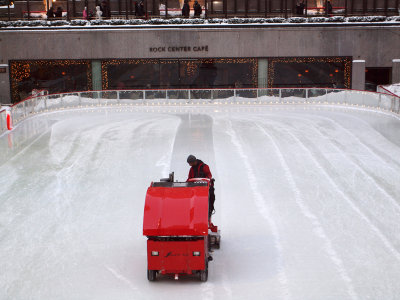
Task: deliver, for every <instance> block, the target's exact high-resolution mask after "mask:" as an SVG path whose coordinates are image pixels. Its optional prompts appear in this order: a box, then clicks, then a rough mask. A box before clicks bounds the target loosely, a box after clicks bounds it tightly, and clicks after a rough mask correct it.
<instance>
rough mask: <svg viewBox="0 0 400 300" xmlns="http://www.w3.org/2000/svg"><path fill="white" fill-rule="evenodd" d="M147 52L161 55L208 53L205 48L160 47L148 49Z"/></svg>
mask: <svg viewBox="0 0 400 300" xmlns="http://www.w3.org/2000/svg"><path fill="white" fill-rule="evenodd" d="M149 51H150V52H152V53H161V52H208V45H207V46H182V47H179V46H178V47H176V46H169V47H166V46H161V47H150V48H149Z"/></svg>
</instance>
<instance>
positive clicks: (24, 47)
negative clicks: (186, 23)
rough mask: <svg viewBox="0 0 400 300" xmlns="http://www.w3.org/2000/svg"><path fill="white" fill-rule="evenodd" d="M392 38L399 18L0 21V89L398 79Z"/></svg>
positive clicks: (11, 93) (362, 85) (353, 83)
mask: <svg viewBox="0 0 400 300" xmlns="http://www.w3.org/2000/svg"><path fill="white" fill-rule="evenodd" d="M396 45H397V46H396ZM399 45H400V27H399V26H386V27H383V26H357V25H353V26H350V25H348V26H346V27H341V26H337V27H336V26H333V27H332V26H329V27H326V26H323V25H320V26H295V27H294V26H284V25H282V26H262V27H254V28H252V27H232V28H225V27H224V28H219V27H218V26H216V27H211V28H202V27H185V28H167V27H156V26H154V27H147V28H134V27H131V28H126V27H125V28H115V29H112V28H109V29H100V28H99V29H91V30H87V29H65V30H62V29H54V30H52V29H51V30H49V29H47V30H43V29H37V30H29V31H25V30H17V29H14V30H12V29H10V30H6V29H3V30H1V31H0V49H1V53H2V56H1V58H0V60H1V61H0V65H1V66H3V67H2V69H3V70H4V72H2V73H0V95H1V97H2V98H1V101H2V102H3V103H10V102H17V101H19V100H22V99H24V98H26V97H27V96H29V95H30V94H31V92H32V90H34V89H45V90H47V91H49V93H61V92H69V91H84V90H114V89H162V88H170V89H177V88H255V87H260V88H263V87H288V88H291V87H328V88H355V89H361V90H364V89H375V87H376V85H377V84H388V83H392V82H400V78H399V72H398V70H399V63H400V60H399V59H400V52H399V50H398V49H399V48H400V47H399Z"/></svg>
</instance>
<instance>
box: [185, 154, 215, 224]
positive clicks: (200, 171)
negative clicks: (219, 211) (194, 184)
mask: <svg viewBox="0 0 400 300" xmlns="http://www.w3.org/2000/svg"><path fill="white" fill-rule="evenodd" d="M187 163H188V164H189V165H190V167H191V168H190V171H189V176H188V180H189V179H191V178H208V179H210V180H211V183H210V198H209V203H208V218H209V219H210V218H211V215H212V214H213V213H214V212H215V211H214V202H215V194H214V180H213V179H212V174H211V171H210V168H209V166H208V165H206V164H205V163H204V162H202V161H201V160H200V159H197V158H196V157H195V156H194V155H189V156H188V158H187Z"/></svg>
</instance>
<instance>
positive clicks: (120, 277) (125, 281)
mask: <svg viewBox="0 0 400 300" xmlns="http://www.w3.org/2000/svg"><path fill="white" fill-rule="evenodd" d="M105 267H106V269H107V270H108V271H110V272H111V274H113V275H114V276H115V277H116V278H117V279H118V280H120V281H122V282H123V283H125V284H126V285H128V286H129V288H130V289H131V290H134V291H135V290H137V288H136V287H135V286H134V285H133V284H132V282H130V281H129V279H128V278H126V277H125V276H123V275H122V274H120V273H118V272H117V271H115V270H114V269H112V268H111V267H109V266H105Z"/></svg>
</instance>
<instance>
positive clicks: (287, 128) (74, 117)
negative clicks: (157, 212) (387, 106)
mask: <svg viewBox="0 0 400 300" xmlns="http://www.w3.org/2000/svg"><path fill="white" fill-rule="evenodd" d="M189 154H194V155H196V156H197V157H198V158H200V159H202V160H204V161H205V162H206V163H208V164H209V165H210V168H211V171H212V173H213V175H214V177H215V178H216V214H215V215H214V219H213V220H214V223H216V224H217V225H218V226H219V227H220V229H221V235H222V238H221V239H222V240H221V249H220V250H215V251H214V253H213V257H214V261H212V262H210V267H209V278H208V282H206V283H201V282H200V281H199V280H198V279H192V278H182V279H181V280H179V281H174V280H172V279H168V278H163V279H161V280H159V281H157V282H148V281H147V277H146V269H147V266H146V238H145V237H143V236H142V222H143V207H144V198H145V194H146V189H147V187H148V186H149V185H150V183H151V181H156V180H158V179H160V178H161V177H166V176H167V175H168V173H169V171H175V178H176V179H180V180H186V177H187V173H188V171H189V168H188V165H187V164H186V157H187V156H188V155H189ZM0 188H1V190H0V299H4V300H9V299H18V300H29V299H35V300H44V299H52V300H55V299H57V300H58V299H65V300H89V299H93V300H94V299H96V300H103V299H113V300H128V299H129V300H132V299H285V300H286V299H288V300H289V299H293V300H294V299H299V300H300V299H304V300H306V299H307V300H313V299H315V300H321V299H334V300H337V299H341V300H343V299H360V300H364V299H374V300H375V299H385V300H389V299H399V297H400V296H399V295H400V284H399V282H400V120H399V119H398V118H396V117H394V116H392V115H389V114H384V113H379V112H373V111H367V110H357V109H351V108H340V107H336V108H334V107H317V106H308V107H307V106H305V107H303V106H265V107H259V106H248V107H246V106H243V107H240V106H237V107H229V106H221V107H208V108H207V107H203V108H198V109H195V108H181V109H176V108H154V109H149V108H146V107H135V108H132V109H124V108H123V109H111V108H108V109H97V110H90V109H88V110H73V111H63V112H56V113H49V114H43V115H38V116H35V117H32V118H30V119H27V120H26V121H24V122H22V123H20V124H19V125H18V126H17V127H16V128H15V129H14V130H13V131H12V133H10V134H8V135H7V134H5V135H3V136H1V137H0Z"/></svg>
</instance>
